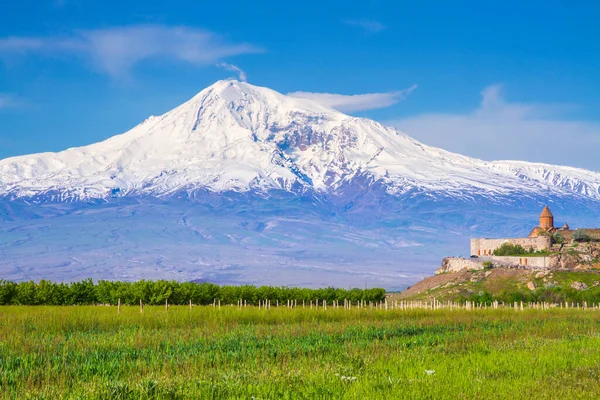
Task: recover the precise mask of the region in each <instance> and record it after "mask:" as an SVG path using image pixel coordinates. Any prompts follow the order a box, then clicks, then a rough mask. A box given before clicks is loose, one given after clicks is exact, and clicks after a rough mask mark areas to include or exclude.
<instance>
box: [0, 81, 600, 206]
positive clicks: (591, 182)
mask: <svg viewBox="0 0 600 400" xmlns="http://www.w3.org/2000/svg"><path fill="white" fill-rule="evenodd" d="M359 176H369V177H372V178H373V179H372V181H378V182H379V183H381V184H383V185H384V187H385V188H386V191H387V192H388V193H389V194H402V193H405V192H407V191H409V190H412V189H419V190H425V191H441V192H446V193H450V194H451V195H453V196H469V195H471V194H480V195H495V194H499V193H501V194H510V193H514V192H519V193H523V192H525V193H530V194H545V193H549V192H550V193H552V194H555V195H578V196H585V197H588V198H592V199H600V174H598V173H595V172H591V171H586V170H582V169H576V168H570V167H557V166H551V165H545V164H533V163H526V162H512V161H499V162H484V161H481V160H477V159H473V158H469V157H464V156H461V155H458V154H453V153H450V152H447V151H444V150H441V149H437V148H434V147H430V146H426V145H424V144H421V143H419V142H417V141H416V140H414V139H412V138H410V137H409V136H407V135H405V134H403V133H401V132H398V131H397V130H395V129H392V128H386V127H383V126H382V125H381V124H379V123H377V122H374V121H371V120H368V119H362V118H355V117H351V116H348V115H344V114H342V113H340V112H338V111H335V110H333V109H330V108H327V107H324V106H321V105H319V104H317V103H315V102H312V101H310V100H307V99H300V98H293V97H290V96H284V95H282V94H280V93H277V92H275V91H273V90H270V89H267V88H262V87H257V86H253V85H250V84H247V83H242V82H237V81H233V80H227V81H219V82H217V83H215V84H214V85H212V86H210V87H208V88H206V89H204V90H203V91H202V92H200V93H199V94H198V95H196V96H195V97H193V98H192V99H191V100H189V101H188V102H186V103H184V104H182V105H181V106H179V107H177V108H175V109H173V110H171V111H169V112H167V113H166V114H164V115H162V116H160V117H150V118H148V119H147V120H146V121H144V122H143V123H141V124H140V125H138V126H136V127H135V128H133V129H132V130H130V131H129V132H126V133H124V134H122V135H118V136H115V137H113V138H110V139H108V140H106V141H104V142H100V143H96V144H93V145H89V146H85V147H79V148H72V149H68V150H65V151H63V152H59V153H42V154H34V155H28V156H22V157H13V158H9V159H5V160H1V161H0V196H8V197H10V198H15V197H34V196H40V195H51V196H53V198H54V199H55V200H73V199H89V198H103V197H108V196H111V195H116V194H118V195H120V196H122V195H134V194H152V195H157V196H166V195H169V194H173V193H176V192H180V191H186V190H187V191H190V190H195V189H200V188H202V189H208V190H211V191H226V190H234V191H247V190H250V189H252V190H258V191H262V192H266V191H268V190H269V189H284V190H293V191H297V190H300V191H302V190H315V191H318V192H331V193H335V192H336V191H338V190H340V189H341V188H343V187H344V185H346V184H350V183H352V181H353V180H354V179H355V178H357V177H359Z"/></svg>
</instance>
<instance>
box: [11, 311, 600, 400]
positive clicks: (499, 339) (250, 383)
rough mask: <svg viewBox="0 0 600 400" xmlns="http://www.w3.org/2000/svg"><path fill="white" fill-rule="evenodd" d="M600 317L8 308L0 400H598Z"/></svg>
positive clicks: (591, 313) (569, 313) (564, 313)
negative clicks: (28, 399) (59, 399)
mask: <svg viewBox="0 0 600 400" xmlns="http://www.w3.org/2000/svg"><path fill="white" fill-rule="evenodd" d="M599 333H600V310H598V309H587V310H583V309H581V310H577V309H569V310H565V309H553V310H534V309H525V310H524V311H514V310H511V309H498V310H494V309H487V310H484V309H482V310H473V311H467V310H447V309H446V310H422V309H419V310H417V309H415V310H377V309H351V310H344V309H331V308H328V309H327V310H323V309H318V310H317V309H302V308H296V309H288V308H287V307H280V308H272V309H269V310H264V309H258V308H257V307H247V308H241V309H240V308H238V307H235V306H224V307H222V308H221V309H218V308H213V307H211V306H202V307H194V308H193V309H192V310H190V309H189V308H188V307H185V306H174V307H170V308H169V310H168V311H166V310H165V308H164V307H159V306H147V307H145V311H144V313H143V314H141V313H140V310H139V307H133V306H123V307H121V312H120V313H119V314H117V308H116V307H109V306H57V307H52V306H4V307H0V398H3V399H27V398H31V399H34V398H36V399H57V398H67V399H391V398H394V399H537V398H540V399H557V398H564V399H567V398H568V399H577V398H581V399H590V398H598V397H600V336H599Z"/></svg>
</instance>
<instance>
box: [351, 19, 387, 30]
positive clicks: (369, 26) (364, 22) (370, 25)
mask: <svg viewBox="0 0 600 400" xmlns="http://www.w3.org/2000/svg"><path fill="white" fill-rule="evenodd" d="M345 23H346V25H350V26H357V27H359V28H363V29H364V30H366V31H368V32H371V33H377V32H381V31H382V30H384V29H385V28H386V26H385V25H383V24H382V23H381V22H378V21H373V20H369V19H359V20H356V19H349V20H346V21H345Z"/></svg>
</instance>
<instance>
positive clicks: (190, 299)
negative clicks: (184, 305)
mask: <svg viewBox="0 0 600 400" xmlns="http://www.w3.org/2000/svg"><path fill="white" fill-rule="evenodd" d="M191 309H192V299H190V310H191Z"/></svg>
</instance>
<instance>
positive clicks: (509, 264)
mask: <svg viewBox="0 0 600 400" xmlns="http://www.w3.org/2000/svg"><path fill="white" fill-rule="evenodd" d="M555 259H556V256H554V257H527V256H520V257H519V256H506V257H505V256H502V257H497V256H491V257H479V258H459V257H446V258H444V260H443V261H442V266H441V267H440V268H439V269H437V270H436V271H435V274H436V275H439V274H443V273H448V272H460V271H480V270H482V269H485V268H486V265H484V263H485V262H486V261H490V262H491V263H492V265H491V266H492V267H505V268H517V267H518V268H524V269H531V270H538V269H542V270H543V269H549V268H553V267H554V265H553V264H556V262H555ZM488 266H489V265H488Z"/></svg>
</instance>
